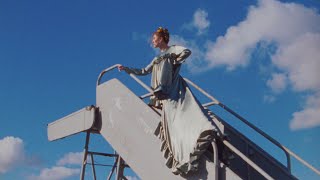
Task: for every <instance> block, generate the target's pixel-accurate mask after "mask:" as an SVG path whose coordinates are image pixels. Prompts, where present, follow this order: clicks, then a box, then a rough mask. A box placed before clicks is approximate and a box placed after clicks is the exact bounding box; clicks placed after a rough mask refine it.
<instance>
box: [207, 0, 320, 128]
mask: <svg viewBox="0 0 320 180" xmlns="http://www.w3.org/2000/svg"><path fill="white" fill-rule="evenodd" d="M261 42H264V43H267V44H274V45H275V47H276V50H275V52H273V53H274V54H273V55H272V56H271V60H272V64H273V66H274V67H275V68H276V70H277V72H280V74H278V73H274V72H273V73H271V74H272V77H271V78H270V79H269V80H268V81H267V86H268V87H270V88H271V89H272V91H273V92H274V93H280V92H282V91H283V90H284V89H285V88H286V87H287V86H288V85H290V87H292V88H293V90H294V91H296V92H305V91H307V92H309V93H311V94H310V97H309V99H317V98H318V95H317V94H319V92H320V79H319V78H318V77H320V73H319V72H318V71H319V70H318V69H319V67H320V15H319V14H318V12H317V10H315V9H311V8H307V7H305V6H303V5H300V4H297V3H282V2H280V1H275V0H259V1H258V4H257V5H256V6H251V7H250V8H249V11H248V14H247V17H246V19H245V20H243V21H242V22H240V23H238V24H237V25H236V26H232V27H229V28H228V30H227V32H226V34H225V35H224V36H220V37H218V38H217V39H216V41H215V42H212V41H209V42H208V45H207V52H206V61H207V62H208V67H210V68H213V67H218V66H225V67H226V68H227V70H234V69H236V68H238V67H246V66H247V65H248V64H249V63H250V60H251V55H252V52H253V51H254V50H255V48H257V45H258V44H259V43H261ZM309 99H308V102H307V103H306V105H305V106H304V107H303V108H302V109H303V110H301V111H299V112H295V113H293V119H292V120H291V123H290V128H291V129H292V130H297V129H301V128H312V127H315V126H318V125H319V124H320V123H319V120H318V119H317V118H316V117H319V106H315V105H313V104H312V103H309V101H310V100H309ZM274 100H275V98H274V96H270V95H269V96H265V97H264V101H265V102H268V101H269V102H272V101H274Z"/></svg>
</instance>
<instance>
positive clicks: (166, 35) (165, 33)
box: [153, 27, 170, 44]
mask: <svg viewBox="0 0 320 180" xmlns="http://www.w3.org/2000/svg"><path fill="white" fill-rule="evenodd" d="M153 34H157V35H158V36H160V37H162V38H163V40H164V42H166V43H167V44H168V42H169V38H170V34H169V31H168V29H166V28H163V27H158V29H157V30H156V32H154V33H153Z"/></svg>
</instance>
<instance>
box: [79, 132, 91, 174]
mask: <svg viewBox="0 0 320 180" xmlns="http://www.w3.org/2000/svg"><path fill="white" fill-rule="evenodd" d="M89 140H90V132H89V131H87V135H86V144H85V146H84V150H83V161H82V167H81V174H80V180H84V175H85V170H86V165H87V155H88V145H89Z"/></svg>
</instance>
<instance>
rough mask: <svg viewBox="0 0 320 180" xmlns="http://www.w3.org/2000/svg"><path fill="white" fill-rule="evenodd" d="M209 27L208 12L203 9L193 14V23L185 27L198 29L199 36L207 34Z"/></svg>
mask: <svg viewBox="0 0 320 180" xmlns="http://www.w3.org/2000/svg"><path fill="white" fill-rule="evenodd" d="M209 26H210V21H209V20H208V12H207V11H205V10H203V9H197V10H196V11H195V12H194V14H193V19H192V21H191V22H190V23H188V24H185V25H184V27H185V28H187V29H196V31H197V35H202V34H204V33H205V32H207V30H208V28H209Z"/></svg>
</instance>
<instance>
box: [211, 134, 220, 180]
mask: <svg viewBox="0 0 320 180" xmlns="http://www.w3.org/2000/svg"><path fill="white" fill-rule="evenodd" d="M211 144H212V148H213V164H214V170H215V179H219V165H220V164H219V159H218V147H217V143H216V141H215V139H214V140H213V141H212V142H211Z"/></svg>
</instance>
